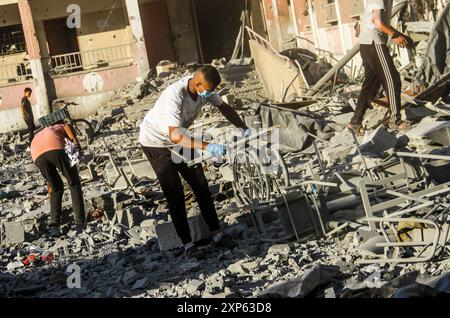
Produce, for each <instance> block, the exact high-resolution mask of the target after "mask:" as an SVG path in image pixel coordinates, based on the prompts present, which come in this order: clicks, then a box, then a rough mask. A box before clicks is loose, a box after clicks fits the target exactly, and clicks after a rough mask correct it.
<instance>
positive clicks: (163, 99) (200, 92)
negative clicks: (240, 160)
mask: <svg viewBox="0 0 450 318" xmlns="http://www.w3.org/2000/svg"><path fill="white" fill-rule="evenodd" d="M220 82H221V77H220V74H219V72H218V71H217V70H216V69H215V68H214V67H212V66H204V67H202V68H200V69H199V70H197V71H196V72H195V73H194V74H193V76H189V77H186V78H184V79H181V80H180V81H178V82H176V83H174V84H172V85H171V86H169V87H168V88H167V89H166V90H165V91H164V92H163V93H162V94H161V96H160V97H159V99H158V101H157V102H156V104H155V106H154V108H153V109H151V110H150V111H149V112H148V114H147V115H146V116H145V118H144V120H143V122H142V124H141V126H140V135H139V142H140V143H141V145H142V148H143V150H144V153H145V155H146V156H147V158H148V160H149V161H150V163H151V165H152V167H153V169H154V170H155V173H156V175H157V177H158V180H159V182H160V185H161V188H162V190H163V192H164V195H165V196H166V199H167V202H168V206H169V213H170V215H171V218H172V221H173V224H174V226H175V229H176V231H177V234H178V236H179V237H180V239H181V241H182V242H183V244H184V249H185V253H186V255H187V256H198V255H199V254H201V252H200V251H199V250H198V248H197V246H196V245H195V244H194V243H193V242H192V238H191V234H190V229H189V225H188V221H187V213H186V206H185V202H184V191H183V187H182V184H181V179H180V176H179V174H181V175H182V176H183V178H184V179H185V180H186V181H187V183H188V184H189V185H190V186H191V188H192V190H193V191H194V194H195V196H196V198H197V201H198V204H199V207H200V210H201V213H202V215H203V218H204V220H205V222H206V224H207V225H208V227H209V229H210V230H211V233H212V234H213V235H212V242H213V244H214V245H215V246H217V247H227V248H231V247H233V246H236V243H235V242H234V241H233V240H232V239H231V238H229V237H227V236H226V235H224V234H223V232H222V231H221V229H220V225H219V219H218V217H217V212H216V209H215V207H214V202H213V199H212V195H211V192H210V190H209V186H208V181H207V180H206V177H205V175H204V172H203V169H202V165H196V166H193V167H188V166H187V164H186V163H185V162H181V163H176V162H174V160H172V153H171V151H170V149H169V148H171V147H174V146H175V145H178V146H181V147H183V148H185V149H190V150H191V151H195V150H206V151H208V152H209V153H211V154H212V155H214V156H216V157H221V156H224V155H225V154H226V153H227V148H226V146H225V145H220V144H214V143H207V142H205V141H203V140H197V139H194V138H192V137H191V136H189V135H188V134H187V133H186V129H187V128H189V127H190V126H191V125H192V123H193V122H194V120H195V119H196V117H197V115H198V114H199V113H200V111H201V108H202V106H203V105H205V104H206V103H208V102H209V103H211V104H212V105H214V106H215V107H217V108H218V109H219V111H220V112H221V113H222V114H223V115H224V116H225V118H227V119H228V120H229V121H230V122H231V123H232V124H233V125H235V126H236V127H238V128H241V129H243V130H244V131H245V134H246V135H248V134H249V133H250V130H249V129H248V128H247V126H246V125H245V123H244V122H243V121H242V119H241V118H240V117H239V115H238V114H237V113H236V112H235V111H234V110H233V109H232V108H231V107H230V106H229V105H228V104H226V103H225V102H223V100H222V98H221V97H220V96H219V95H218V94H217V93H216V92H215V90H216V89H217V87H218V86H219V84H220Z"/></svg>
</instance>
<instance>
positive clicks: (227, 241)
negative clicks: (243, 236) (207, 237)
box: [211, 234, 239, 249]
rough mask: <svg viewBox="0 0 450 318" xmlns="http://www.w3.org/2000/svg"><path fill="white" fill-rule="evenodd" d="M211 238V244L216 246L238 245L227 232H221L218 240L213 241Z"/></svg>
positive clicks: (229, 247)
mask: <svg viewBox="0 0 450 318" xmlns="http://www.w3.org/2000/svg"><path fill="white" fill-rule="evenodd" d="M211 240H212V244H213V246H214V247H216V248H226V249H233V248H235V247H238V246H239V244H238V242H236V241H235V240H234V239H233V238H232V237H231V236H229V235H227V234H223V235H222V237H221V238H220V239H219V240H218V241H215V240H214V239H211Z"/></svg>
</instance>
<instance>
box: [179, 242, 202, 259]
mask: <svg viewBox="0 0 450 318" xmlns="http://www.w3.org/2000/svg"><path fill="white" fill-rule="evenodd" d="M184 256H185V257H186V258H196V259H203V258H205V254H204V253H203V251H201V250H200V249H199V248H198V247H197V246H196V245H193V246H191V247H189V248H188V249H186V250H185V251H184Z"/></svg>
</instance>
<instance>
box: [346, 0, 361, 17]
mask: <svg viewBox="0 0 450 318" xmlns="http://www.w3.org/2000/svg"><path fill="white" fill-rule="evenodd" d="M349 7H350V17H352V18H356V17H359V16H361V15H362V14H363V12H364V1H363V0H353V1H350V4H349Z"/></svg>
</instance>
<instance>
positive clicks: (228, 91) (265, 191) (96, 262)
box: [0, 25, 450, 298]
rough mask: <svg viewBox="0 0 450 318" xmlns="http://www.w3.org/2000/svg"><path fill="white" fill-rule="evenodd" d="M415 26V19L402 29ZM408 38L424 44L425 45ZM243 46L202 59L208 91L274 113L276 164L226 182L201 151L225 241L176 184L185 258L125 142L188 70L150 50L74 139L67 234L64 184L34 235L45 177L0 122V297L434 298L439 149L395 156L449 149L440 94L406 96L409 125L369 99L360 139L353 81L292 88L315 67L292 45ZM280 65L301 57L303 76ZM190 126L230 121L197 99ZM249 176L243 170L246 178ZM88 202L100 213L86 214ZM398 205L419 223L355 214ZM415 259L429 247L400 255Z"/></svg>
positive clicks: (444, 267) (441, 191)
mask: <svg viewBox="0 0 450 318" xmlns="http://www.w3.org/2000/svg"><path fill="white" fill-rule="evenodd" d="M419 27H420V28H423V26H421V25H415V26H412V25H411V28H416V29H417V28H419ZM427 28H428V26H427ZM434 42H436V41H434ZM433 45H434V44H433ZM420 47H422V48H426V47H427V43H426V41H423V42H422V44H421V45H420V46H419V48H420ZM250 49H251V51H252V54H253V59H252V58H244V59H237V60H231V61H228V62H227V61H226V60H224V59H217V60H215V61H213V64H214V65H216V66H218V68H219V71H220V72H221V74H222V75H223V78H224V83H223V85H222V86H223V87H224V88H225V90H224V92H223V93H224V94H223V99H224V100H225V101H226V102H228V103H229V104H230V105H231V106H232V107H233V108H235V109H236V110H237V112H238V113H239V114H240V115H241V117H242V118H244V119H245V122H246V123H247V124H248V126H250V127H253V128H255V129H259V128H269V127H273V126H274V125H279V127H280V130H279V132H280V135H279V137H280V156H281V157H282V159H283V160H282V161H281V162H280V163H285V164H286V165H285V166H284V165H281V167H280V169H278V170H276V171H274V172H271V173H270V174H268V175H262V176H260V175H258V173H257V169H249V170H248V171H247V172H246V173H247V174H248V176H247V175H246V176H247V177H248V179H245V178H242V180H235V175H234V173H235V172H240V170H237V169H236V167H237V166H234V165H233V163H232V162H231V163H229V162H227V163H225V164H219V163H217V162H209V161H207V162H205V163H204V168H205V174H206V175H207V179H208V181H209V182H210V185H211V189H212V192H213V193H214V200H215V205H216V208H217V210H218V214H219V219H220V223H221V226H222V228H223V229H224V232H225V233H226V234H227V235H229V236H231V237H232V238H233V239H235V240H236V241H237V243H238V246H237V247H235V248H234V249H218V248H215V247H213V246H211V244H209V243H210V242H211V241H210V237H211V233H210V231H209V229H208V227H207V226H206V224H205V221H204V220H203V217H202V216H201V215H200V214H199V212H200V210H199V207H198V203H197V202H196V201H195V196H194V195H193V194H192V193H191V192H190V191H191V190H190V188H189V187H188V186H186V210H187V211H188V220H189V226H190V228H191V235H192V238H193V240H194V241H196V242H197V245H198V246H199V248H200V249H201V250H202V251H203V252H204V254H205V259H194V258H193V259H189V258H188V259H186V258H185V257H184V253H183V248H182V243H181V241H180V239H179V237H178V235H177V234H176V231H175V229H174V226H173V223H172V222H171V219H170V216H169V213H168V206H167V202H166V200H165V197H164V194H163V193H162V191H161V188H160V186H159V183H158V181H157V178H156V175H155V172H154V171H153V169H152V167H151V165H150V164H149V162H148V160H147V158H146V157H145V155H144V154H143V151H142V148H141V146H140V144H139V142H138V129H139V125H140V123H141V122H142V120H143V118H144V116H145V114H146V113H147V111H148V109H149V108H150V107H153V105H154V103H155V102H156V100H157V98H158V96H159V94H160V92H162V91H163V90H164V89H165V88H167V87H168V86H169V85H170V84H172V83H174V82H175V81H177V80H178V79H180V78H182V77H185V76H187V75H189V74H190V73H191V71H192V68H191V67H192V65H191V66H189V65H186V66H183V65H178V64H177V63H175V62H171V61H161V63H159V65H158V66H157V68H156V73H155V72H154V71H152V72H149V74H148V75H147V76H146V77H145V78H144V79H143V81H142V82H139V83H130V84H129V85H127V86H126V87H123V88H122V89H120V90H117V91H116V92H115V94H114V98H112V100H110V101H109V102H107V103H105V105H104V107H102V108H101V109H99V110H98V113H97V114H96V115H94V116H92V117H90V118H88V120H89V121H90V122H91V123H93V126H94V127H95V132H96V134H95V138H94V140H93V142H92V144H91V145H89V147H88V148H87V149H86V153H87V156H86V157H87V162H86V163H84V164H82V165H81V166H80V167H79V169H80V175H81V176H82V183H83V192H84V196H85V205H86V210H87V211H89V214H88V221H89V223H88V225H87V228H86V229H85V231H84V232H83V234H81V235H79V234H77V232H76V231H75V229H74V228H73V226H72V224H71V218H70V217H69V216H70V214H71V210H72V205H71V198H70V195H69V194H68V193H65V195H64V197H63V201H64V203H63V215H64V218H63V222H62V223H63V225H62V229H61V230H62V236H61V237H60V238H59V239H56V238H52V237H49V235H48V220H49V215H48V214H49V213H48V211H49V204H48V193H47V188H46V186H45V181H44V180H43V178H42V177H41V175H40V172H39V171H38V169H37V168H36V167H35V165H34V164H33V163H32V160H31V158H30V156H29V153H28V152H26V151H25V150H26V147H27V145H26V143H25V142H24V141H23V140H21V138H20V136H17V135H14V134H12V133H9V134H4V135H3V136H2V138H0V140H2V141H1V142H0V176H1V177H0V219H1V221H2V222H1V247H0V297H3V296H4V297H12V296H16V295H27V296H31V297H44V298H45V297H62V296H64V297H203V298H212V297H223V298H232V297H324V298H345V297H376V296H383V297H412V296H417V295H422V296H423V295H433V296H435V295H440V294H442V293H447V294H448V293H449V289H448V280H449V278H448V277H449V276H448V272H449V271H450V262H449V253H448V239H447V238H450V237H449V235H448V233H447V236H445V235H444V234H445V233H444V232H439V233H438V234H439V238H440V239H439V244H438V245H439V246H438V248H437V250H436V251H434V252H435V254H434V256H435V257H431V256H433V255H431V254H432V253H433V251H432V250H431V249H430V246H431V247H432V245H433V244H431V245H430V244H429V243H430V242H431V241H430V240H432V237H433V235H436V233H437V232H435V230H434V227H433V224H437V228H438V229H439V231H445V229H448V228H447V226H448V222H447V221H445V220H446V219H445V217H446V216H447V215H448V211H446V209H445V207H446V206H448V204H449V202H450V196H449V195H448V192H445V191H447V189H448V184H447V183H446V182H449V181H450V174H449V173H448V171H450V170H449V160H448V159H445V158H443V159H441V160H442V161H439V160H431V159H428V158H424V159H418V158H412V157H411V158H410V157H407V156H405V157H401V156H400V153H406V154H413V155H430V154H431V155H440V156H448V155H449V154H450V149H449V148H450V137H449V136H450V134H449V129H450V125H449V124H448V122H447V121H446V120H447V119H448V118H446V117H447V116H448V113H446V112H447V111H450V105H449V104H448V100H447V99H445V98H441V96H439V98H438V99H436V101H435V102H434V101H429V103H430V105H431V106H430V105H422V104H420V103H419V102H420V101H419V100H417V101H416V102H418V103H419V104H420V105H418V106H412V105H408V107H406V110H405V111H404V112H403V117H405V116H406V117H407V118H409V119H412V120H413V121H414V122H413V123H412V126H413V127H412V129H410V130H407V131H405V132H398V133H395V132H393V131H391V130H390V129H387V128H384V127H382V126H380V125H379V121H380V120H381V119H383V118H384V117H385V114H386V111H387V109H386V108H383V106H378V105H374V107H373V108H371V109H369V110H368V112H367V116H366V117H365V121H364V126H365V128H366V135H365V136H364V137H361V136H356V140H355V139H354V138H353V135H352V134H351V132H350V131H349V130H348V129H347V128H346V127H345V125H346V124H347V123H349V121H350V120H351V118H352V116H353V108H354V106H355V100H356V98H357V97H358V91H359V89H360V84H361V83H360V82H359V81H358V79H357V78H352V79H350V81H349V79H348V78H346V76H344V74H342V73H338V75H337V76H336V82H335V83H334V85H335V87H334V89H333V90H331V89H330V90H324V91H322V92H320V93H319V94H317V96H313V97H305V96H304V95H305V94H303V93H305V90H306V86H305V85H304V84H305V83H308V84H314V83H316V82H318V81H319V80H320V77H321V75H322V74H324V73H326V72H327V71H328V70H329V69H330V65H327V63H326V62H324V61H322V60H320V59H319V58H318V57H317V56H315V55H311V54H310V52H304V51H295V52H294V51H290V52H284V53H285V55H284V56H283V55H276V56H275V57H274V56H273V54H274V52H271V50H268V49H267V48H265V47H263V46H262V45H258V43H257V42H256V41H255V40H251V41H250ZM428 52H431V51H430V50H428ZM286 55H288V56H289V57H287V56H286ZM267 60H269V61H270V63H267V62H265V61H267ZM253 61H254V63H255V64H253ZM295 61H300V62H301V63H300V65H301V66H303V67H302V71H303V73H304V74H303V75H301V74H299V68H298V65H297V64H296V63H295ZM306 62H308V63H306ZM425 71H426V72H425V73H424V74H425V75H426V76H425V75H423V76H425V77H426V78H430V77H433V76H434V75H433V76H431V74H429V73H430V72H429V67H426V69H425ZM416 72H417V67H416V66H415V63H411V65H410V66H405V68H404V69H403V70H402V78H404V79H405V81H406V80H410V79H411V78H413V77H414V75H415V73H416ZM263 73H264V74H263ZM268 75H270V76H268ZM293 79H294V80H293ZM290 82H292V85H290V86H289V83H290ZM280 83H283V85H281V87H280ZM404 84H408V85H409V84H411V83H409V82H408V83H404ZM440 87H441V86H440ZM440 93H442V92H440ZM432 95H433V94H432ZM438 95H439V94H438ZM441 95H442V94H441ZM432 97H433V99H434V97H435V96H432ZM434 108H438V110H435V109H434ZM425 109H427V110H430V111H425ZM194 126H195V127H202V129H205V130H207V131H208V133H209V134H210V135H211V136H212V137H213V139H214V140H216V139H218V138H221V137H220V136H221V134H223V133H224V132H226V131H227V130H228V129H230V128H231V126H230V125H229V123H228V122H227V121H226V120H225V119H224V117H223V116H222V115H221V114H220V112H219V110H218V109H217V108H216V107H212V106H210V105H207V106H205V107H204V109H203V111H202V113H201V114H200V115H199V118H198V119H197V120H196V121H195V122H194ZM22 139H23V138H22ZM356 142H357V143H358V145H359V150H360V151H361V155H360V153H359V152H358V147H357V143H356ZM400 159H402V161H403V162H401V161H400ZM283 161H284V162H283ZM422 168H423V169H422ZM404 169H406V172H407V173H406V175H407V176H408V178H406V176H405V173H404V172H405V171H404ZM252 173H254V175H252ZM286 175H287V178H286ZM286 179H288V180H286ZM248 180H256V182H255V184H256V185H257V187H254V186H255V184H253V185H251V182H250V181H248ZM275 181H276V182H275ZM287 181H288V182H287ZM361 184H364V185H365V187H366V193H365V192H364V189H363V188H361ZM292 187H293V188H295V189H293V188H292ZM408 187H410V188H408ZM66 192H67V191H66ZM365 194H367V195H365ZM363 198H364V200H363ZM286 202H287V204H286ZM257 206H258V209H256V208H255V207H257ZM252 209H253V210H252ZM90 211H102V213H100V214H99V216H98V217H93V215H94V214H92V213H91V212H90ZM371 211H372V212H371ZM404 211H406V212H405V214H404V215H400V213H398V215H400V216H399V217H400V218H408V217H411V216H414V217H415V218H423V219H424V220H428V221H429V222H428V223H427V224H426V227H425V228H423V227H417V226H411V227H410V228H408V227H404V224H403V225H402V227H400V224H399V223H400V222H397V223H389V224H384V223H386V222H388V221H389V220H386V219H383V222H384V223H383V222H381V223H376V222H375V224H373V223H372V222H370V223H369V222H367V220H366V217H367V216H368V213H372V215H373V216H377V217H383V216H385V217H387V215H389V213H394V212H404ZM408 211H412V212H408ZM385 214H386V215H385ZM258 215H259V216H260V217H259V216H258ZM433 222H434V223H433ZM446 222H447V223H446ZM383 224H384V225H386V226H384V227H383ZM388 225H389V226H388ZM399 228H400V229H402V233H400V234H401V235H399V236H397V235H396V233H395V231H394V230H398V229H399ZM297 236H298V237H297ZM430 237H431V239H430ZM445 239H447V241H445ZM387 240H388V241H389V242H387ZM387 243H390V244H393V245H405V244H407V243H411V244H413V243H414V244H419V247H420V248H422V247H424V246H425V247H426V248H425V249H424V250H423V251H422V252H421V250H420V249H419V248H417V246H414V247H411V246H408V247H407V248H403V247H398V246H394V247H386V244H387ZM397 243H401V244H397ZM445 244H447V245H445ZM50 252H51V253H52V255H53V258H52V259H51V261H47V262H44V261H42V257H44V256H45V257H47V258H46V259H47V260H49V258H48V257H49V253H50ZM394 256H395V257H397V258H398V260H395V259H393V258H394ZM414 256H416V257H424V256H426V257H428V256H430V257H429V258H428V259H426V260H424V261H421V262H418V263H413V262H408V258H409V257H414ZM386 259H388V260H390V261H392V263H393V264H392V266H391V267H388V266H383V265H381V264H384V263H383V262H385V261H386ZM32 260H34V261H32ZM36 260H41V261H40V262H39V261H36ZM24 261H25V263H26V264H31V263H32V264H33V265H24ZM362 261H364V262H362ZM396 261H398V262H396ZM74 262H76V263H77V264H79V266H80V267H81V269H82V273H83V288H82V289H80V290H76V289H74V290H65V289H61V281H62V280H61V277H59V276H58V275H56V274H55V272H57V271H59V270H60V269H61V268H65V267H67V266H68V265H69V264H72V263H74ZM63 276H64V275H63ZM58 279H59V280H58ZM65 279H66V278H64V280H63V281H65ZM280 282H281V283H280ZM44 283H45V285H44Z"/></svg>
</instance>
